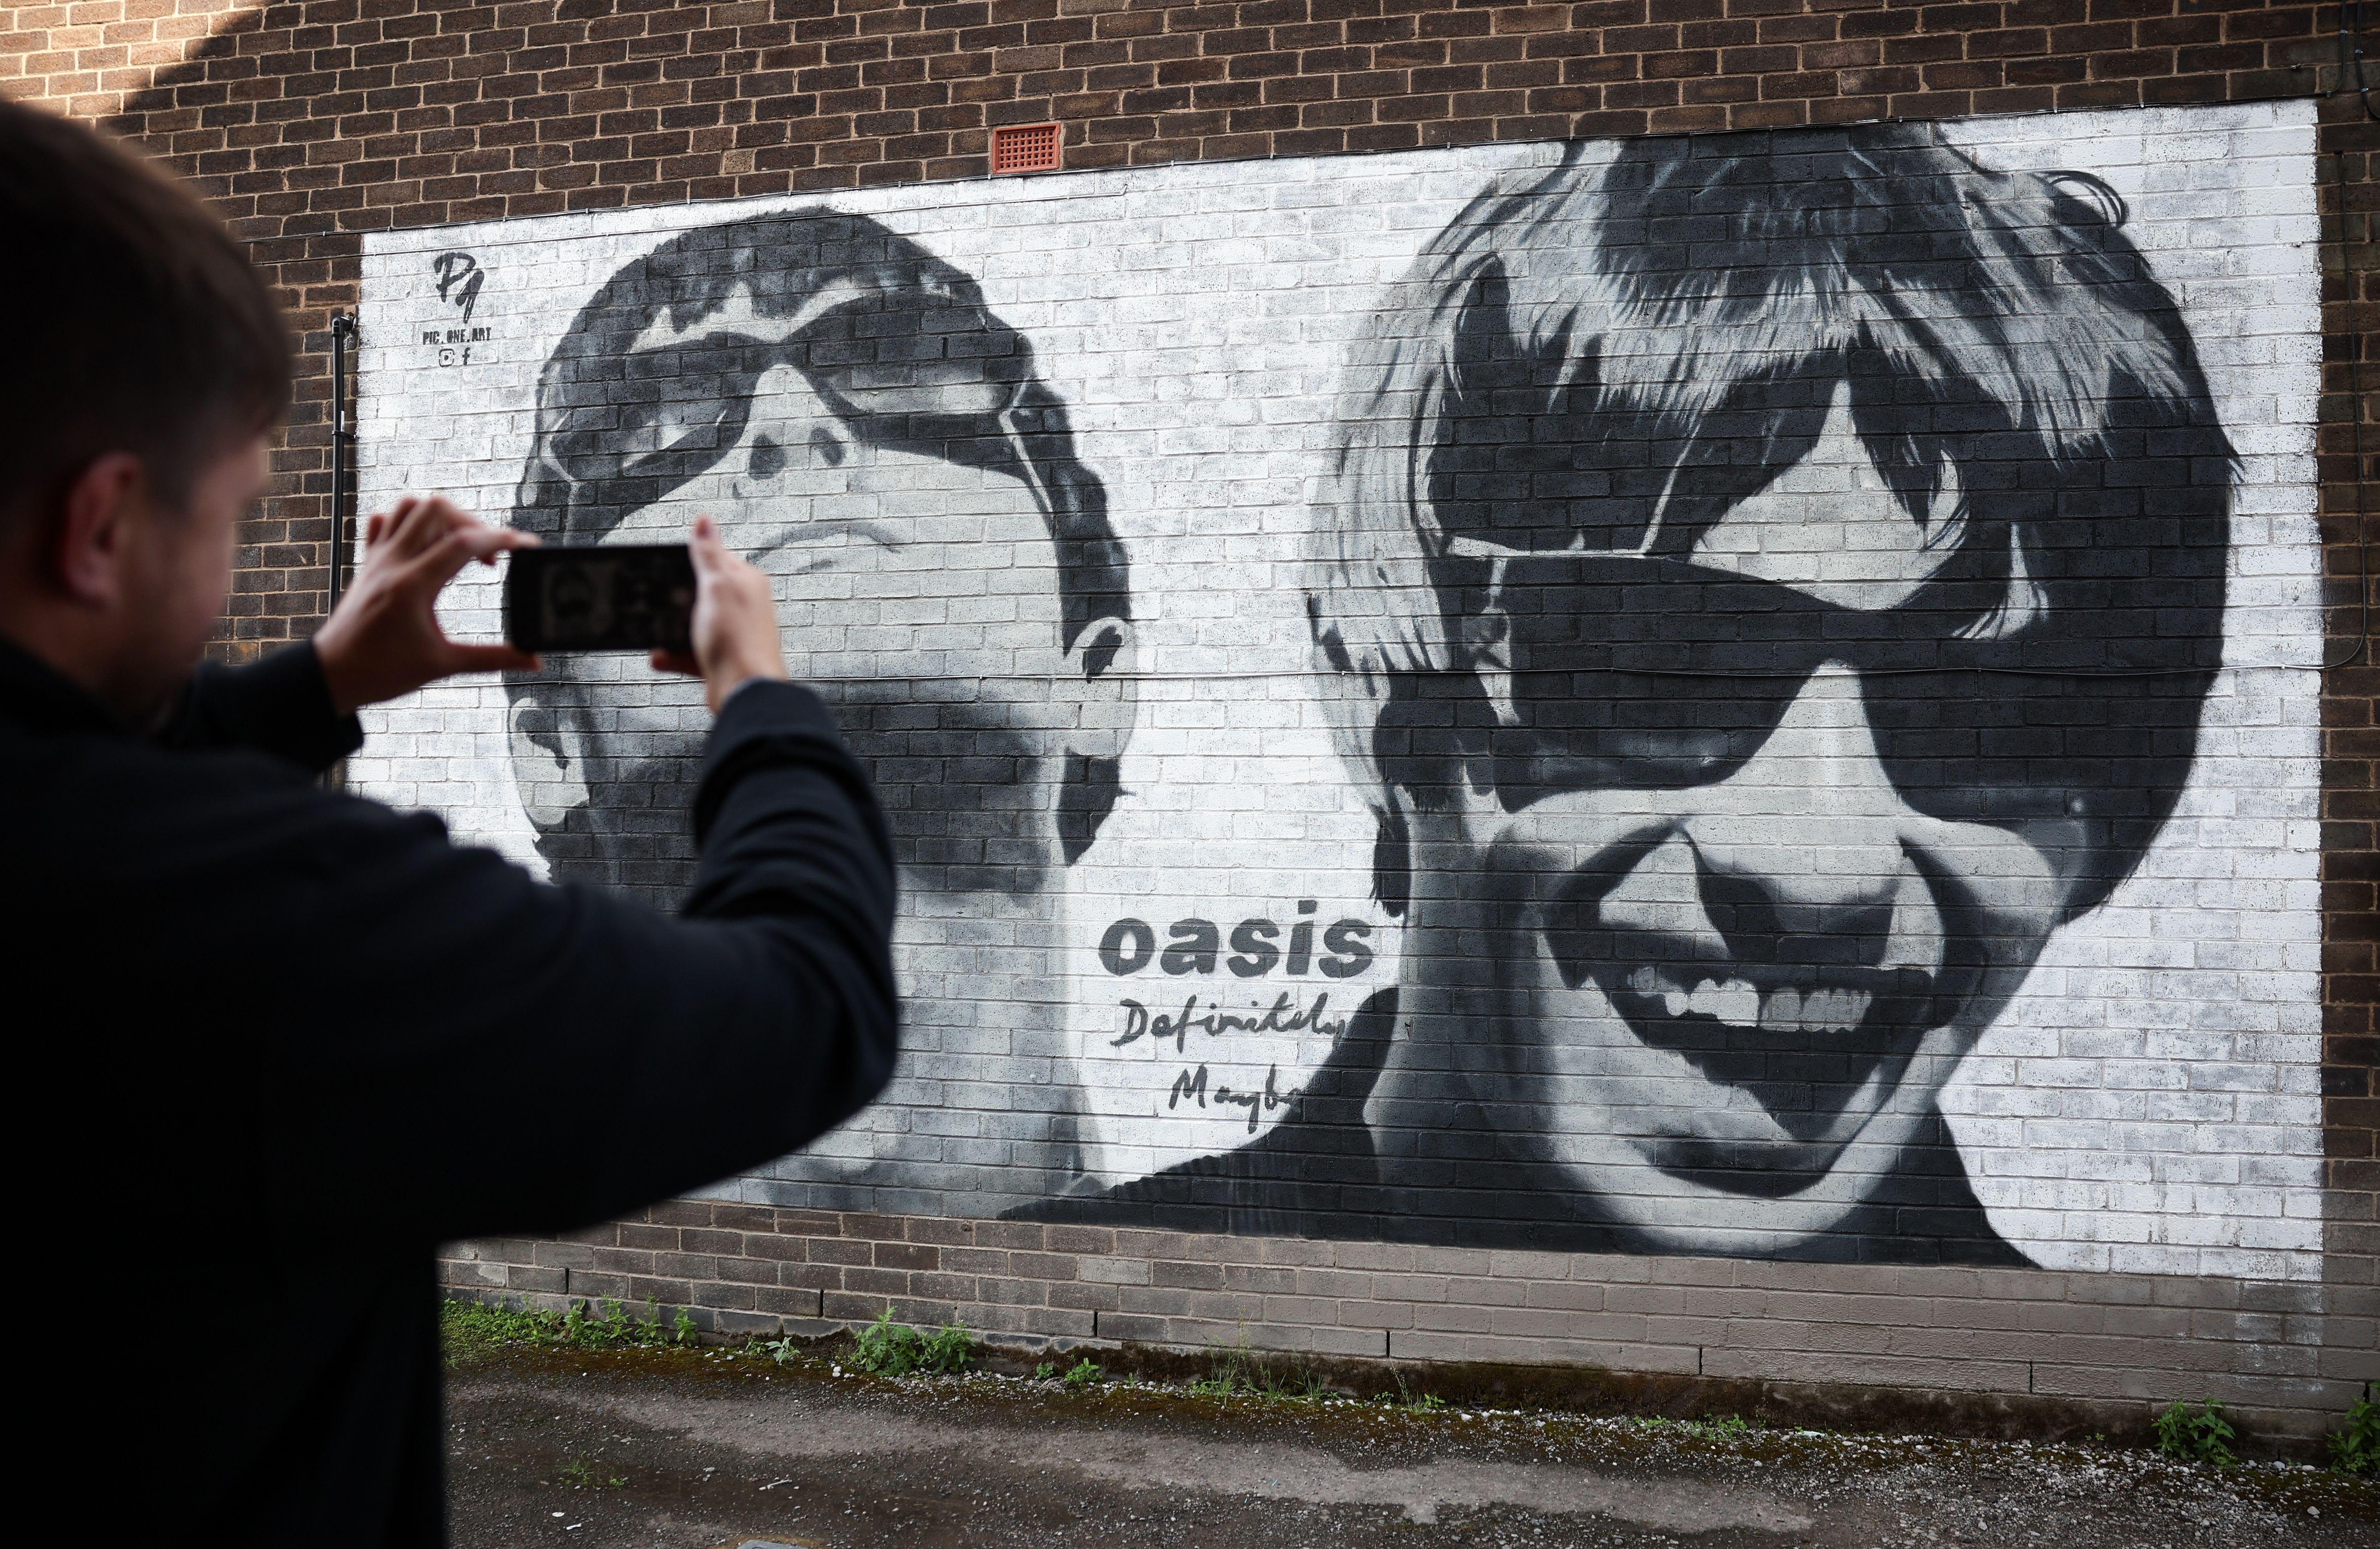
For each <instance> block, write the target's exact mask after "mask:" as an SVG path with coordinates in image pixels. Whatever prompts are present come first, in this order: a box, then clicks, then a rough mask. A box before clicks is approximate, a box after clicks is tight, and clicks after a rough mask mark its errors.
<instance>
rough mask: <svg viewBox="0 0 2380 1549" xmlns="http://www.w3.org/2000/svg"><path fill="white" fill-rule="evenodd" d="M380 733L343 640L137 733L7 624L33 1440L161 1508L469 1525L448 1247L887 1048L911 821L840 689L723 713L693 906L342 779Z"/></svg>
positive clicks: (279, 1537)
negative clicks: (850, 743) (457, 1456)
mask: <svg viewBox="0 0 2380 1549" xmlns="http://www.w3.org/2000/svg"><path fill="white" fill-rule="evenodd" d="M360 741H361V734H360V732H359V730H358V727H357V726H356V723H355V722H354V720H353V719H352V718H340V717H338V716H336V715H334V713H333V711H332V707H331V703H330V700H329V695H328V693H327V691H326V690H325V689H324V687H323V683H322V672H321V668H320V666H319V665H318V664H317V663H316V662H315V659H314V656H313V653H312V651H311V649H310V648H308V647H303V646H301V647H297V648H296V649H293V650H289V651H285V652H282V653H278V654H276V655H274V656H273V657H271V658H268V659H267V660H265V661H263V662H261V663H260V664H258V665H255V666H252V667H248V668H244V669H239V670H227V669H222V668H213V667H210V668H206V669H203V670H201V672H200V674H199V675H198V677H196V678H195V679H194V680H193V681H192V683H191V685H190V687H189V690H188V693H187V695H186V696H185V698H184V701H183V702H182V704H181V706H180V708H179V709H178V710H177V712H176V714H175V715H174V717H173V718H172V720H171V721H170V722H169V724H168V725H167V726H166V727H165V728H164V731H163V733H161V734H158V735H153V736H140V735H134V734H132V733H131V732H128V730H127V729H126V728H124V727H123V726H121V725H119V724H118V723H116V722H115V720H114V719H113V718H112V717H111V716H110V715H109V714H108V712H107V711H106V710H105V709H104V708H103V707H102V706H101V705H100V704H99V703H98V702H97V701H94V700H92V699H91V698H90V697H89V696H87V695H85V694H84V693H82V692H81V691H80V690H79V689H76V688H74V687H73V686H72V685H70V684H68V683H67V681H66V680H65V679H64V678H62V677H58V676H57V675H56V674H55V673H53V672H51V671H50V670H49V669H48V668H46V667H45V666H43V665H41V664H40V663H38V662H36V661H35V660H33V659H32V658H31V657H30V656H28V655H26V654H24V653H21V652H18V651H17V650H14V649H13V648H9V647H7V646H6V645H5V644H0V812H5V814H6V815H5V817H0V833H5V835H6V837H5V839H0V877H5V878H6V884H7V886H8V888H9V890H10V892H11V893H12V894H13V896H14V897H15V898H16V901H17V908H16V909H15V910H14V911H12V912H14V914H15V916H16V920H15V922H14V923H13V924H12V925H11V926H10V927H9V928H8V930H7V932H6V937H5V939H6V958H5V961H6V970H7V976H6V982H7V984H8V985H9V987H10V990H11V994H12V1001H13V1004H14V1005H15V1006H16V1007H17V1014H16V1016H14V1017H12V1018H10V1020H11V1021H12V1022H13V1024H14V1025H13V1029H12V1032H13V1036H12V1037H11V1038H10V1040H9V1044H10V1046H11V1048H12V1049H13V1051H14V1052H15V1053H16V1055H17V1058H18V1083H17V1085H16V1088H15V1099H16V1100H15V1103H14V1104H13V1106H14V1108H15V1114H14V1118H15V1125H14V1128H15V1132H16V1135H17V1139H18V1148H19V1156H20V1160H19V1164H18V1174H17V1176H18V1178H19V1179H20V1180H21V1181H20V1193H19V1196H18V1203H19V1208H20V1210H25V1211H28V1213H29V1214H31V1215H32V1216H33V1217H34V1218H35V1220H36V1221H38V1220H39V1219H42V1218H49V1219H52V1220H54V1222H55V1228H54V1229H46V1230H44V1229H38V1228H34V1227H32V1226H30V1224H29V1225H28V1226H20V1227H19V1229H18V1241H19V1243H20V1244H22V1245H24V1246H25V1247H27V1248H29V1249H30V1251H31V1255H32V1256H31V1259H30V1262H28V1261H27V1260H24V1259H20V1260H19V1265H20V1274H19V1276H18V1281H17V1290H18V1296H19V1298H20V1300H19V1303H18V1306H19V1310H20V1317H21V1316H22V1315H23V1312H24V1311H25V1309H26V1308H27V1307H28V1305H29V1304H28V1302H27V1301H26V1300H24V1299H25V1298H33V1299H38V1301H39V1303H40V1304H41V1305H42V1306H44V1307H45V1308H46V1309H47V1310H48V1311H46V1312H44V1313H43V1314H42V1318H41V1322H42V1326H43V1330H44V1333H43V1336H42V1338H39V1339H34V1340H29V1341H28V1342H27V1343H29V1344H31V1345H35V1346H38V1347H40V1348H35V1349H34V1350H33V1352H32V1360H33V1364H34V1366H35V1369H36V1374H37V1375H36V1381H35V1383H34V1384H31V1385H30V1394H29V1396H30V1397H31V1398H32V1403H31V1404H30V1405H29V1406H27V1407H26V1408H27V1409H28V1412H29V1413H30V1414H32V1415H34V1416H35V1417H36V1418H35V1426H36V1429H37V1430H38V1431H39V1432H40V1433H41V1439H40V1440H39V1442H38V1443H37V1444H36V1445H35V1447H34V1449H33V1450H34V1457H32V1458H29V1459H27V1462H28V1464H29V1467H28V1468H27V1470H25V1477H26V1478H28V1479H30V1480H35V1481H39V1482H40V1483H39V1484H38V1485H37V1486H36V1487H37V1488H38V1489H39V1490H40V1491H41V1492H42V1494H56V1495H57V1496H58V1497H59V1498H61V1499H77V1500H81V1501H83V1502H84V1503H85V1504H86V1506H88V1507H89V1508H90V1509H91V1510H96V1511H98V1512H100V1513H101V1515H102V1516H103V1517H105V1518H106V1519H108V1520H110V1521H111V1522H114V1523H116V1524H118V1525H119V1527H121V1528H122V1529H123V1530H124V1531H136V1532H139V1533H140V1534H143V1535H147V1536H153V1537H155V1538H157V1539H158V1540H159V1541H160V1542H172V1543H276V1544H277V1543H290V1544H297V1543H304V1544H309V1545H322V1544H333V1543H335V1544H340V1545H346V1546H356V1545H368V1544H383V1543H387V1544H399V1543H402V1544H429V1543H439V1542H442V1540H443V1532H444V1524H443V1502H442V1492H441V1487H440V1454H441V1438H440V1425H439V1419H438V1415H439V1402H438V1392H439V1382H440V1363H439V1358H438V1348H437V1332H436V1322H435V1319H436V1307H435V1301H434V1292H433V1287H432V1282H431V1263H432V1250H433V1248H434V1247H435V1245H436V1244H438V1243H439V1242H442V1241H444V1240H447V1239H450V1238H468V1237H478V1236H488V1235H493V1234H497V1233H508V1232H509V1233H524V1232H549V1231H553V1230H558V1229H562V1228H566V1227H571V1226H584V1225H588V1224H591V1223H594V1222H598V1221H601V1220H603V1219H605V1218H607V1217H610V1216H613V1215H615V1214H619V1213H621V1212H624V1211H627V1210H630V1209H633V1208H635V1207H637V1206H639V1205H642V1204H645V1203H648V1202H650V1201H654V1200H658V1199H662V1198H664V1197H667V1196H669V1195H673V1194H676V1193H680V1192H682V1191H684V1190H686V1189H691V1188H694V1187H697V1186H698V1185H701V1184H704V1183H707V1182H709V1181H710V1180H712V1179H715V1178H719V1177H723V1176H726V1175H728V1174H730V1173H734V1172H735V1171H737V1170H738V1169H741V1168H744V1167H747V1166H750V1165H753V1164H755V1163H758V1162H760V1161H763V1160H765V1159H767V1158H769V1157H771V1156H776V1155H780V1154H782V1153H785V1152H788V1151H791V1150H793V1149H794V1148H795V1147H796V1146H799V1145H801V1144H802V1143H803V1142H805V1141H807V1140H810V1139H811V1138H812V1137H814V1136H816V1135H817V1134H818V1133H819V1132H820V1131H821V1130H823V1129H825V1128H829V1127H830V1126H832V1125H833V1124H835V1123H837V1122H839V1121H840V1120H842V1119H844V1117H846V1116H849V1115H850V1114H852V1113H853V1112H855V1111H856V1109H858V1108H859V1107H860V1106H861V1104H865V1103H866V1102H867V1101H868V1099H869V1098H870V1097H872V1096H873V1095H874V1094H875V1093H876V1092H877V1091H878V1090H879V1089H880V1087H881V1086H882V1085H883V1083H884V1081H885V1079H886V1078H887V1077H888V1075H889V1074H890V1072H891V1069H892V1056H893V1053H894V1049H895V1044H896V1034H895V1002H894V991H893V981H892V963H891V957H890V947H889V939H890V933H891V928H892V908H893V872H892V853H891V847H890V844H889V842H888V840H887V838H886V835H885V829H884V823H883V819H882V817H881V815H880V812H879V811H878V810H877V806H876V802H875V799H874V797H873V795H872V794H871V792H870V790H869V787H868V779H867V776H866V775H864V774H862V773H861V771H860V768H859V766H858V765H857V764H856V763H855V762H853V760H852V758H851V756H850V755H849V754H848V753H847V752H846V751H844V747H843V744H842V741H841V739H840V738H838V737H837V735H836V733H835V730H834V727H833V724H832V721H831V720H830V719H829V718H828V715H827V713H826V710H825V708H824V707H823V706H822V705H821V704H820V702H819V701H818V700H817V699H816V698H815V697H814V696H813V695H811V694H810V693H808V692H807V690H805V689H798V688H795V687H792V686H790V685H784V684H774V683H764V684H756V685H752V686H748V687H747V688H745V689H742V690H741V691H740V692H738V693H737V694H736V695H735V697H734V698H733V699H732V700H730V701H729V702H728V704H727V706H726V709H725V711H724V712H723V713H722V715H721V716H720V718H719V723H718V726H717V727H716V728H715V729H714V730H713V732H712V734H711V739H710V751H709V758H708V763H707V766H706V769H705V772H704V775H703V779H702V784H701V787H700V791H699V795H698V799H697V803H696V811H695V812H694V814H693V820H694V823H695V825H696V831H697V834H698V836H699V838H700V841H701V844H702V864H701V869H700V872H699V874H698V880H697V883H696V885H695V888H694V891H693V893H692V894H691V896H689V898H688V901H687V903H686V909H685V914H684V917H683V918H680V919H669V918H665V917H663V916H662V915H659V914H655V913H653V912H651V911H650V910H648V909H643V908H641V907H637V906H635V905H630V904H625V903H623V902H620V901H617V900H614V899H611V898H607V897H604V896H600V895H597V894H593V893H589V892H584V891H580V890H577V889H574V888H567V887H559V888H557V887H549V886H544V885H541V884H538V883H536V882H533V881H532V880H531V879H530V878H529V877H528V875H527V874H526V873H525V872H521V871H520V870H519V869H517V868H516V867H514V866H512V865H510V864H507V863H506V862H505V861H504V860H501V859H500V858H498V857H497V856H495V855H493V854H492V853H490V852H488V851H486V850H481V849H471V848H460V847H457V846H455V845H454V844H451V843H449V842H448V840H447V837H446V832H445V829H444V828H443V826H442V825H441V824H440V823H439V822H438V821H437V820H436V819H435V818H432V817H429V816H425V815H421V814H405V813H399V812H395V811H390V810H388V809H387V808H384V807H381V806H378V805H376V804H374V803H372V802H370V801H365V800H361V799H356V798H353V797H349V796H344V795H338V794H334V793H332V792H329V791H326V790H323V789H322V788H321V787H319V786H318V785H317V784H316V783H315V782H314V780H313V778H312V776H313V775H315V774H316V773H317V772H319V771H320V770H322V768H324V767H326V766H327V765H328V764H329V763H330V762H332V761H333V760H334V759H335V758H337V757H339V756H340V755H342V754H344V753H346V752H347V751H349V750H352V749H353V748H355V747H356V746H357V745H358V743H359V742H360ZM19 1391H26V1390H25V1389H20V1390H19Z"/></svg>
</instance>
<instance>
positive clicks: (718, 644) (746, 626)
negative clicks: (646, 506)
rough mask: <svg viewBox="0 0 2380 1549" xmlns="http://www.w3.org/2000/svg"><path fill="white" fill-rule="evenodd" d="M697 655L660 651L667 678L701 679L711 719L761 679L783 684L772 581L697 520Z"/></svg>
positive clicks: (710, 524) (712, 526)
mask: <svg viewBox="0 0 2380 1549" xmlns="http://www.w3.org/2000/svg"><path fill="white" fill-rule="evenodd" d="M689 546H690V547H691V548H692V549H693V550H694V589H695V590H694V652H693V653H692V654H691V655H689V654H687V653H684V652H678V651H656V652H654V653H653V665H655V666H657V667H659V668H661V669H662V671H663V672H682V673H687V674H699V675H700V676H701V677H702V687H703V690H704V692H705V694H706V695H707V696H708V697H709V699H710V713H711V714H713V715H716V714H719V707H720V706H721V705H723V704H725V703H726V702H727V696H728V695H730V694H732V693H734V692H735V690H736V689H740V688H742V687H743V686H744V685H745V684H747V683H748V682H750V681H751V680H752V679H753V678H756V677H774V678H780V679H782V678H783V677H786V676H787V674H786V672H785V648H784V643H783V640H780V639H779V638H778V635H777V600H776V596H775V594H774V593H773V592H771V590H770V586H769V578H768V577H767V576H765V575H763V574H762V573H761V572H760V571H759V570H758V569H756V568H754V567H752V566H751V565H749V564H748V563H747V562H746V561H745V560H743V559H741V558H739V557H738V556H736V555H733V554H730V553H728V552H727V545H726V544H724V543H721V542H720V541H719V524H718V523H717V522H714V521H712V520H711V519H710V518H709V517H697V518H694V539H693V542H692V543H691V544H690V545H689Z"/></svg>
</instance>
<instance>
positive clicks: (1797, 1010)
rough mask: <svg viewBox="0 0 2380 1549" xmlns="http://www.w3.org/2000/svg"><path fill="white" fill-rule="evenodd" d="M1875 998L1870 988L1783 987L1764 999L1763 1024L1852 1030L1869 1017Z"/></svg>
mask: <svg viewBox="0 0 2380 1549" xmlns="http://www.w3.org/2000/svg"><path fill="white" fill-rule="evenodd" d="M1875 1000H1876V996H1875V994H1873V993H1871V992H1869V991H1866V990H1841V989H1825V990H1813V991H1811V992H1810V993H1809V994H1807V995H1803V994H1799V993H1797V992H1795V991H1793V990H1790V989H1787V990H1779V991H1778V992H1776V993H1775V994H1771V995H1770V996H1769V997H1768V998H1767V1000H1766V1001H1765V1002H1763V1003H1762V1005H1761V1007H1760V1025H1761V1027H1762V1028H1764V1029H1766V1030H1767V1031H1771V1032H1788V1031H1791V1032H1849V1031H1852V1029H1853V1028H1855V1027H1857V1026H1859V1025H1860V1023H1862V1022H1863V1021H1865V1020H1866V1019H1867V1008H1868V1007H1869V1006H1871V1005H1873V1004H1874V1003H1875Z"/></svg>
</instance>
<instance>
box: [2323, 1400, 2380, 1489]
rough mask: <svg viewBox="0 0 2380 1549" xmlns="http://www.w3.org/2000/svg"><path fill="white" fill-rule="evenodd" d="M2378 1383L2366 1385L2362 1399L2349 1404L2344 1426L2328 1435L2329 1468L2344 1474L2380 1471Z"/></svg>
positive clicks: (2379, 1401)
mask: <svg viewBox="0 0 2380 1549" xmlns="http://www.w3.org/2000/svg"><path fill="white" fill-rule="evenodd" d="M2375 1394H2380V1383H2365V1384H2363V1397H2361V1398H2358V1399H2357V1400H2356V1401H2355V1402H2354V1403H2353V1404H2352V1405H2350V1407H2349V1409H2348V1411H2347V1424H2346V1426H2345V1427H2344V1428H2343V1429H2340V1430H2338V1431H2335V1432H2333V1433H2331V1437H2330V1466H2331V1467H2332V1468H2334V1469H2337V1470H2338V1471H2339V1472H2340V1473H2343V1474H2368V1473H2372V1472H2374V1471H2380V1398H2375V1397H2374V1395H2375Z"/></svg>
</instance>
